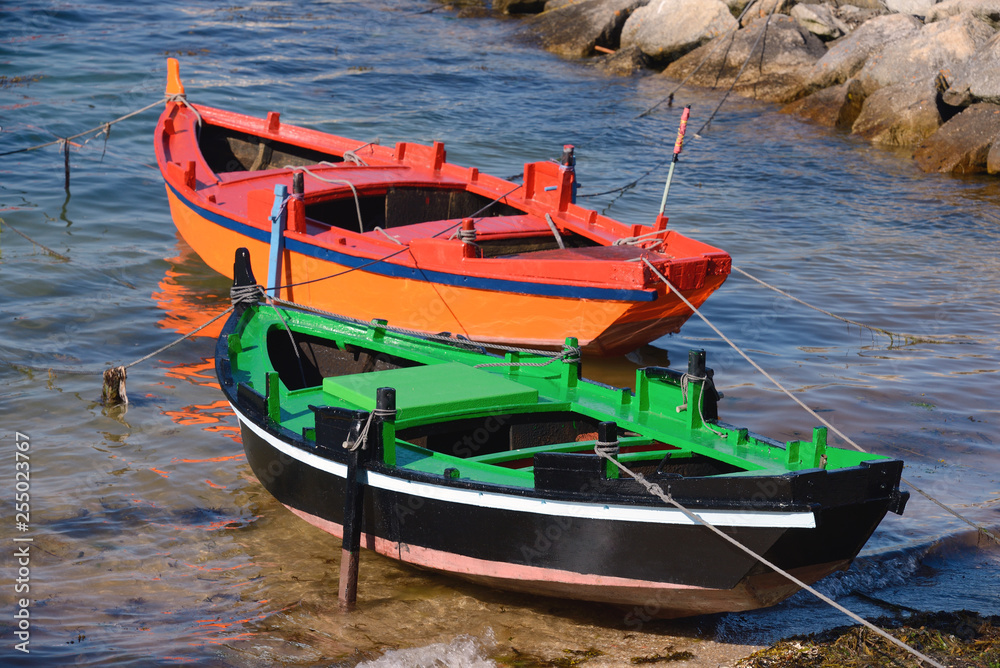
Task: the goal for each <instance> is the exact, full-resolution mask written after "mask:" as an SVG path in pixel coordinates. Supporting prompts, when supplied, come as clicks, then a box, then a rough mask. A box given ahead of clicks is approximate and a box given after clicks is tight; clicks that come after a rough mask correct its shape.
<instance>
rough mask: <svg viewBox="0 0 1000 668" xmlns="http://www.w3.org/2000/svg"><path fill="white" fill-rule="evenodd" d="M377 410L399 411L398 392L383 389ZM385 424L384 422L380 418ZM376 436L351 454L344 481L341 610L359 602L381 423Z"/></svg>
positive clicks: (352, 606) (377, 402)
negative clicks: (369, 464)
mask: <svg viewBox="0 0 1000 668" xmlns="http://www.w3.org/2000/svg"><path fill="white" fill-rule="evenodd" d="M375 407H376V410H380V411H395V410H396V390H394V389H393V388H391V387H380V388H379V389H378V394H377V395H376V399H375ZM379 421H381V419H379ZM375 426H376V428H375V433H374V434H372V436H371V437H369V439H368V443H367V444H366V443H363V442H362V443H358V444H357V447H355V448H354V449H352V450H348V452H347V478H346V480H345V481H344V485H345V488H344V537H343V540H342V541H341V552H340V587H339V592H338V598H339V600H340V608H341V610H345V611H350V610H353V609H354V607H355V604H356V603H357V600H358V568H359V565H360V563H359V553H360V552H361V530H362V527H363V525H362V522H363V521H364V512H363V511H364V507H365V479H366V476H365V471H364V465H365V462H366V461H367V460H368V458H369V457H371V456H372V454H373V453H376V454H377V453H380V452H381V451H382V448H381V447H380V443H379V441H380V440H381V437H382V429H381V424H377V425H375Z"/></svg>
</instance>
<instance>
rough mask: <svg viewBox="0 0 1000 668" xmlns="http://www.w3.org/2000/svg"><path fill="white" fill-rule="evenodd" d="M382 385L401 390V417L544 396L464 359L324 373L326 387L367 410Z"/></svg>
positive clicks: (398, 392) (513, 403) (530, 400)
mask: <svg viewBox="0 0 1000 668" xmlns="http://www.w3.org/2000/svg"><path fill="white" fill-rule="evenodd" d="M380 387H392V388H395V390H396V411H397V414H396V419H397V420H410V419H415V418H426V417H431V416H434V415H441V414H455V413H468V412H475V411H477V410H486V409H493V408H498V407H500V408H503V407H507V406H517V405H522V404H526V403H535V402H537V401H538V390H536V389H534V388H531V387H528V386H527V385H522V384H521V383H518V382H515V381H512V380H509V379H507V378H504V377H503V376H499V375H497V374H494V373H490V372H489V371H484V370H482V369H476V368H475V367H471V366H468V365H465V364H462V363H460V362H448V363H445V364H428V365H426V366H417V367H410V368H406V369H387V370H385V371H372V372H369V373H358V374H353V375H349V376H334V377H330V378H324V379H323V390H324V392H327V393H329V394H332V395H333V396H335V397H340V398H341V399H344V400H346V401H349V402H350V403H352V404H354V405H356V406H358V407H360V408H362V409H363V410H373V409H374V408H375V393H376V391H377V390H378V388H380Z"/></svg>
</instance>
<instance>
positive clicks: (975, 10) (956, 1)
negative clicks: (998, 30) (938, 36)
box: [924, 0, 1000, 23]
mask: <svg viewBox="0 0 1000 668" xmlns="http://www.w3.org/2000/svg"><path fill="white" fill-rule="evenodd" d="M962 12H972V14H973V16H978V17H979V18H981V19H985V20H987V21H993V22H998V21H1000V0H944V2H939V3H938V4H936V5H934V6H933V7H931V9H930V10H929V11H928V12H927V14H926V15H925V16H924V21H926V22H927V23H934V22H935V21H942V20H944V19H946V18H948V17H949V16H955V15H956V14H961V13H962Z"/></svg>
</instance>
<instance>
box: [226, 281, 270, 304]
mask: <svg viewBox="0 0 1000 668" xmlns="http://www.w3.org/2000/svg"><path fill="white" fill-rule="evenodd" d="M264 294H265V293H264V288H263V287H261V286H260V285H256V284H255V285H234V286H233V287H231V288H229V301H230V302H232V304H233V306H238V305H239V304H256V303H258V302H261V301H264Z"/></svg>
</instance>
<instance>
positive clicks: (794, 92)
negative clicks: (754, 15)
mask: <svg viewBox="0 0 1000 668" xmlns="http://www.w3.org/2000/svg"><path fill="white" fill-rule="evenodd" d="M765 29H766V33H765V35H764V36H763V37H761V31H762V30H765ZM758 38H760V39H758ZM730 42H731V43H730ZM762 49H763V55H762V54H761V50H762ZM825 52H826V47H825V46H823V43H822V42H821V41H819V38H817V37H816V36H815V35H813V34H812V33H810V32H809V31H808V30H806V29H805V28H803V27H802V26H800V25H799V23H798V22H797V21H796V20H795V19H793V18H791V17H790V16H784V15H776V16H774V17H772V19H771V20H770V21H769V22H766V21H759V22H757V23H755V24H754V25H752V26H750V27H749V28H742V29H740V30H738V31H736V32H735V33H734V34H732V35H723V36H721V37H716V38H715V39H714V40H712V41H711V42H709V43H708V44H705V45H704V46H701V47H698V48H697V49H695V50H694V51H692V52H691V53H689V54H687V55H686V56H683V57H682V58H679V59H678V60H676V61H674V62H673V63H671V64H670V65H669V66H668V67H667V69H666V70H664V74H666V75H667V76H669V77H672V78H674V79H686V78H687V77H688V76H689V75H691V78H690V79H689V83H691V84H693V85H695V86H706V87H713V86H719V87H724V88H728V87H729V86H730V85H731V84H733V81H734V79H736V75H737V73H738V72H739V71H740V69H741V68H743V65H744V63H747V66H746V68H745V69H743V73H742V74H741V75H740V77H739V80H738V81H737V82H736V85H735V86H734V90H735V91H736V93H738V94H739V95H743V96H744V97H751V98H754V99H758V100H765V101H768V102H791V101H792V100H795V99H798V98H800V97H802V96H803V95H805V93H806V92H807V91H806V88H805V74H806V73H807V72H809V70H810V68H811V67H812V66H813V65H814V64H815V63H816V61H817V60H818V59H819V58H820V56H822V55H823V54H824V53H825ZM702 61H704V64H702ZM696 69H697V72H695V70H696Z"/></svg>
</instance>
